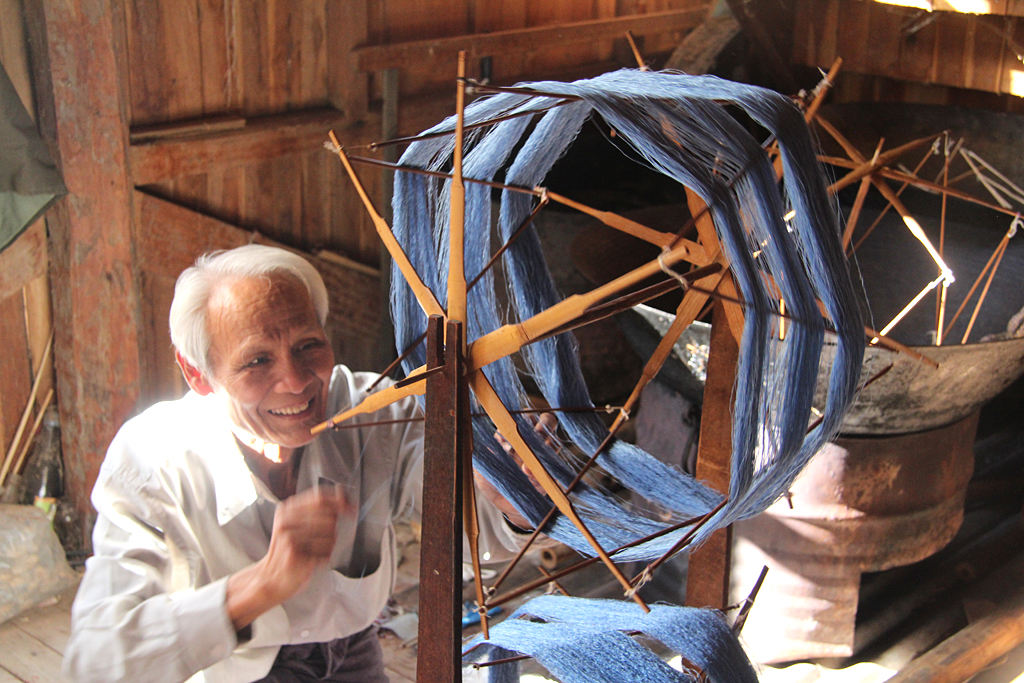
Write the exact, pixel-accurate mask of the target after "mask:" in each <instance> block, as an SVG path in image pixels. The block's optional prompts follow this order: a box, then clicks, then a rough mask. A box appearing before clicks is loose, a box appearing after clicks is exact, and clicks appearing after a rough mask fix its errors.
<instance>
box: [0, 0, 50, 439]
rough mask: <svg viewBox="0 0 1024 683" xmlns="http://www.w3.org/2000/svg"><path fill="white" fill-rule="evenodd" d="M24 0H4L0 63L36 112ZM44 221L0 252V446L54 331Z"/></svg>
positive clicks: (45, 385)
mask: <svg viewBox="0 0 1024 683" xmlns="http://www.w3.org/2000/svg"><path fill="white" fill-rule="evenodd" d="M23 9H24V8H23V7H22V4H21V1H20V0H0V17H2V18H3V21H0V64H2V65H3V67H4V69H5V70H6V72H7V75H8V77H10V79H11V82H12V83H13V84H14V88H15V90H17V92H18V96H19V97H20V98H21V101H22V104H23V105H24V106H25V109H26V110H27V111H28V112H29V115H31V116H34V115H35V99H34V97H33V91H32V77H31V73H30V69H29V54H28V43H27V40H28V38H27V35H26V31H25V18H24V11H23ZM46 270H47V249H46V227H45V225H44V221H43V220H39V221H37V222H36V223H35V224H34V225H32V226H31V227H30V228H29V229H28V230H27V231H26V232H25V233H23V234H22V235H21V236H20V237H19V238H18V239H17V240H15V241H14V242H13V243H12V244H11V245H9V246H8V247H7V249H5V250H4V251H3V252H2V253H0V446H2V451H0V454H5V453H6V452H7V449H8V448H9V447H10V444H11V441H12V440H13V438H14V435H15V432H16V431H17V428H18V423H19V422H20V420H21V416H22V413H23V411H24V409H25V405H26V403H27V401H28V398H29V393H30V390H31V386H32V379H33V377H34V376H35V373H36V370H37V367H38V363H39V361H40V360H41V359H42V356H43V351H44V349H45V346H46V341H47V338H48V336H49V332H50V319H51V313H50V287H49V280H48V277H47V273H46ZM47 365H48V366H49V367H48V368H47V369H46V370H44V372H43V375H42V378H41V381H40V387H39V391H38V393H37V396H38V398H37V400H36V401H35V408H34V409H33V412H32V416H33V417H34V415H35V409H37V408H38V407H41V404H42V400H43V397H45V396H46V394H47V392H48V391H49V390H50V389H51V388H53V367H52V363H51V362H49V361H48V362H47ZM23 439H24V437H23Z"/></svg>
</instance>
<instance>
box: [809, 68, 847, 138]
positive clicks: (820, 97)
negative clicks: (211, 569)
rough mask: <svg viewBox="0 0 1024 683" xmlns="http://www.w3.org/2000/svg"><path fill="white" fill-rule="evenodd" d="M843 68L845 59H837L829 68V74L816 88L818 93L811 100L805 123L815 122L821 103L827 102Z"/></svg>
mask: <svg viewBox="0 0 1024 683" xmlns="http://www.w3.org/2000/svg"><path fill="white" fill-rule="evenodd" d="M842 68H843V58H842V57H836V59H835V61H834V62H832V66H831V67H830V68H829V70H828V73H827V74H825V77H824V78H823V79H821V82H820V83H819V84H818V87H817V88H815V90H816V91H817V92H816V93H815V94H814V99H813V100H811V104H810V106H808V107H807V111H806V112H804V121H806V122H807V123H810V122H811V121H813V120H814V117H815V116H816V115H817V113H818V108H819V107H821V103H822V102H824V101H825V95H826V94H827V93H828V91H829V90H830V89H831V88H832V84H833V83H835V80H836V76H838V75H839V70H840V69H842Z"/></svg>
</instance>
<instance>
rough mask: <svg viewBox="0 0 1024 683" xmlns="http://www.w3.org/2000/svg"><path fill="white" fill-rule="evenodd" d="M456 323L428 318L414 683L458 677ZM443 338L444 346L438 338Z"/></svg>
mask: <svg viewBox="0 0 1024 683" xmlns="http://www.w3.org/2000/svg"><path fill="white" fill-rule="evenodd" d="M463 334H464V331H463V328H462V323H460V322H456V321H452V322H449V323H448V330H447V335H445V329H444V319H443V318H442V317H441V316H436V315H435V316H431V317H430V322H429V326H428V328H427V369H428V370H429V369H431V368H436V367H439V366H444V370H443V371H442V372H439V373H437V374H435V375H433V376H431V377H430V378H428V379H427V380H426V382H427V387H426V424H425V427H424V429H425V434H424V453H423V458H424V461H423V515H422V522H423V533H422V546H421V562H420V607H419V618H420V625H419V640H418V646H417V647H418V655H417V665H416V681H417V683H456V682H458V681H460V680H461V679H462V666H461V659H462V658H461V650H462V648H461V646H462V609H461V607H462V526H463V524H462V521H463V517H462V515H463V510H462V498H463V487H462V477H463V473H462V470H463V466H462V463H463V461H464V460H465V458H466V457H467V455H468V454H469V452H470V444H471V441H470V439H471V433H470V423H469V420H470V416H469V387H468V385H467V384H466V382H465V381H463V373H464V368H465V363H464V358H463V355H462V337H463ZM446 336H447V343H445V342H446V339H445V337H446Z"/></svg>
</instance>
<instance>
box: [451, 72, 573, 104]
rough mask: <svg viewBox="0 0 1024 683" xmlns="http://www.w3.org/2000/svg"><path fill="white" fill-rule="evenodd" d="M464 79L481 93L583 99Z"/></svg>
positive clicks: (554, 98)
mask: <svg viewBox="0 0 1024 683" xmlns="http://www.w3.org/2000/svg"><path fill="white" fill-rule="evenodd" d="M464 80H465V83H466V85H468V86H470V87H471V88H473V90H474V91H476V92H482V93H510V94H513V95H529V96H530V97H549V98H551V99H553V100H569V101H571V102H579V101H580V100H582V99H583V98H582V97H580V96H579V95H562V94H559V93H553V92H544V91H543V90H535V89H533V88H519V87H516V86H500V85H488V84H486V83H480V82H479V81H474V80H472V79H468V78H467V79H464Z"/></svg>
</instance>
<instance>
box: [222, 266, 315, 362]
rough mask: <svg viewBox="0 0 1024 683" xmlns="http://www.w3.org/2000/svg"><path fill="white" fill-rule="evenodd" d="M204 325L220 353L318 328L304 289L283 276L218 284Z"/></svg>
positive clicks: (250, 278)
mask: <svg viewBox="0 0 1024 683" xmlns="http://www.w3.org/2000/svg"><path fill="white" fill-rule="evenodd" d="M207 323H208V329H209V333H210V341H211V345H212V346H213V347H221V350H226V348H225V347H228V348H229V347H230V346H233V345H234V344H235V343H237V342H239V341H241V339H242V338H251V337H253V336H261V335H269V336H276V335H278V334H280V333H281V332H282V331H283V330H288V329H293V328H305V327H311V328H319V327H320V323H319V321H318V320H317V316H316V311H315V310H314V307H313V302H312V299H311V298H310V296H309V292H308V291H307V290H306V287H305V285H303V284H302V282H301V281H299V280H298V279H297V278H295V277H293V276H291V275H288V274H283V273H281V274H278V273H274V274H271V275H267V276H258V277H248V278H235V279H228V280H223V281H221V282H219V283H217V284H216V285H215V286H214V288H213V289H212V290H211V292H210V299H209V302H208V304H207Z"/></svg>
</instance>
